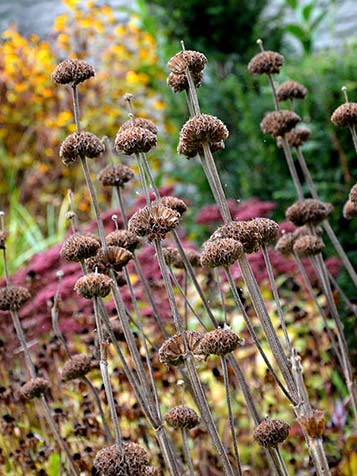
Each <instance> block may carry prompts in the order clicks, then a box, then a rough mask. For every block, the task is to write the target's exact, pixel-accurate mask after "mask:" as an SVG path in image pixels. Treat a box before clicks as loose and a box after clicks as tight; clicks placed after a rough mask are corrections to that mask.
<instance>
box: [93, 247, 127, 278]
mask: <svg viewBox="0 0 357 476" xmlns="http://www.w3.org/2000/svg"><path fill="white" fill-rule="evenodd" d="M131 259H133V254H132V253H131V252H130V251H128V250H127V249H125V248H121V247H120V246H108V256H106V255H105V253H104V251H103V249H102V248H101V249H100V250H98V253H97V255H96V256H95V262H93V263H90V265H91V266H93V264H97V265H99V266H98V270H99V268H100V269H105V273H104V274H107V273H108V272H109V270H110V269H113V270H114V271H121V270H122V269H123V267H124V266H126V265H127V264H128V263H129V261H130V260H131Z"/></svg>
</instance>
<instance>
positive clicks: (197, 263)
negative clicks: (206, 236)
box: [185, 248, 201, 268]
mask: <svg viewBox="0 0 357 476" xmlns="http://www.w3.org/2000/svg"><path fill="white" fill-rule="evenodd" d="M185 254H186V256H187V259H188V261H189V262H190V264H191V266H192V267H193V268H200V267H201V254H200V252H199V251H197V250H193V249H191V248H189V249H186V250H185Z"/></svg>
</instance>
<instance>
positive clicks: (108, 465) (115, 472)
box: [93, 441, 149, 476]
mask: <svg viewBox="0 0 357 476" xmlns="http://www.w3.org/2000/svg"><path fill="white" fill-rule="evenodd" d="M93 465H94V468H95V469H96V474H97V475H98V476H142V475H143V471H144V468H145V467H146V466H148V465H149V461H148V454H147V452H146V451H145V450H144V448H142V447H141V446H140V445H138V444H136V443H133V442H131V441H129V442H123V443H122V449H121V451H119V450H118V447H117V445H112V446H107V447H106V448H103V449H102V450H100V451H98V453H97V454H96V457H95V459H94V463H93Z"/></svg>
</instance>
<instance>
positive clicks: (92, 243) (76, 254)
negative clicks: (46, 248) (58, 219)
mask: <svg viewBox="0 0 357 476" xmlns="http://www.w3.org/2000/svg"><path fill="white" fill-rule="evenodd" d="M99 248H100V242H99V241H98V240H97V239H96V238H93V236H90V235H81V234H80V233H74V234H73V235H72V236H70V237H69V238H67V240H65V241H64V243H63V245H62V248H61V251H60V255H61V256H62V258H64V259H66V260H67V261H74V262H78V261H83V260H84V259H86V258H89V257H90V256H94V255H95V254H96V253H97V251H98V249H99Z"/></svg>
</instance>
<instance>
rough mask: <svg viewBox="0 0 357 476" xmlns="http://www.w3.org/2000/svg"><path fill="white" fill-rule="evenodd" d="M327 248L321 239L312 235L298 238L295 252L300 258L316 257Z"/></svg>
mask: <svg viewBox="0 0 357 476" xmlns="http://www.w3.org/2000/svg"><path fill="white" fill-rule="evenodd" d="M324 248H325V245H324V242H323V241H322V239H321V238H319V237H317V236H312V235H305V236H301V237H300V238H297V239H296V241H295V243H294V246H293V251H294V253H296V254H297V255H298V256H300V257H305V256H315V255H317V254H319V253H321V251H322V250H323V249H324Z"/></svg>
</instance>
